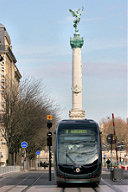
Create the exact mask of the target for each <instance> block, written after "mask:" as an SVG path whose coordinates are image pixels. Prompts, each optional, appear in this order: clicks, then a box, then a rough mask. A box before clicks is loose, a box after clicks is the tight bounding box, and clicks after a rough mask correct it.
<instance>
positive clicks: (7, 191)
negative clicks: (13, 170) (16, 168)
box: [5, 173, 31, 192]
mask: <svg viewBox="0 0 128 192" xmlns="http://www.w3.org/2000/svg"><path fill="white" fill-rule="evenodd" d="M24 174H26V173H24ZM30 176H31V174H29V175H27V176H26V177H25V178H24V179H23V180H22V181H20V182H18V183H17V184H16V185H14V186H13V187H11V188H9V189H7V190H6V191H5V192H9V191H11V190H12V189H14V188H15V187H17V186H18V185H20V184H22V183H23V182H24V181H25V180H27V179H28V178H29V177H30Z"/></svg>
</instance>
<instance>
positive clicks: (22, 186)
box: [0, 171, 128, 192]
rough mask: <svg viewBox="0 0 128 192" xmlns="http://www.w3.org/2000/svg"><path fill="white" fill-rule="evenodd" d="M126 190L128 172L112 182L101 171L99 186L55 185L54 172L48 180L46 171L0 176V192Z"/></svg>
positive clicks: (106, 174) (106, 173) (109, 191)
mask: <svg viewBox="0 0 128 192" xmlns="http://www.w3.org/2000/svg"><path fill="white" fill-rule="evenodd" d="M26 191H27V192H114V191H116V192H126V191H128V173H127V172H126V173H125V178H124V180H123V181H118V182H112V181H111V180H110V175H109V172H103V174H102V179H101V182H100V185H99V187H96V188H94V187H93V186H88V185H84V186H82V185H79V186H78V185H76V186H71V185H70V186H66V187H65V188H59V187H57V185H56V181H55V177H54V174H53V173H52V181H49V180H48V172H47V171H29V172H20V173H11V174H8V175H4V176H1V177H0V192H26Z"/></svg>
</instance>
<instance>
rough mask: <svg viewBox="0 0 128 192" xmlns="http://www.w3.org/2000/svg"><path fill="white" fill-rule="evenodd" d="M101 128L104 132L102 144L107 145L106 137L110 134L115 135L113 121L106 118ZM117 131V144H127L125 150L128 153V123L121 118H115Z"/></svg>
mask: <svg viewBox="0 0 128 192" xmlns="http://www.w3.org/2000/svg"><path fill="white" fill-rule="evenodd" d="M100 128H101V130H102V143H103V144H106V143H107V141H106V137H107V135H109V134H114V131H113V123H112V119H110V118H106V119H104V120H102V121H101V123H100ZM115 130H116V136H117V142H119V143H122V141H123V142H124V144H125V149H126V150H127V151H128V123H127V121H125V120H123V119H121V118H120V117H117V118H115ZM113 147H114V146H113Z"/></svg>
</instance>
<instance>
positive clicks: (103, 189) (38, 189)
mask: <svg viewBox="0 0 128 192" xmlns="http://www.w3.org/2000/svg"><path fill="white" fill-rule="evenodd" d="M112 186H113V187H114V190H113V189H112V188H110V187H109V186H107V185H99V187H97V188H96V190H97V191H98V192H115V189H117V192H118V191H121V192H126V191H128V185H112ZM27 187H28V185H17V186H16V185H6V186H3V187H0V192H6V191H7V190H9V192H22V190H24V189H25V188H27ZM62 191H63V189H62V188H59V187H57V185H34V186H32V187H30V188H29V189H28V190H27V192H62ZM79 191H80V192H94V189H93V188H91V187H79V188H77V187H72V188H68V187H67V188H65V189H64V192H79Z"/></svg>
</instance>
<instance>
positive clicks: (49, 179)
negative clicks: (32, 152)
mask: <svg viewBox="0 0 128 192" xmlns="http://www.w3.org/2000/svg"><path fill="white" fill-rule="evenodd" d="M51 180H52V179H51V146H49V181H51Z"/></svg>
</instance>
